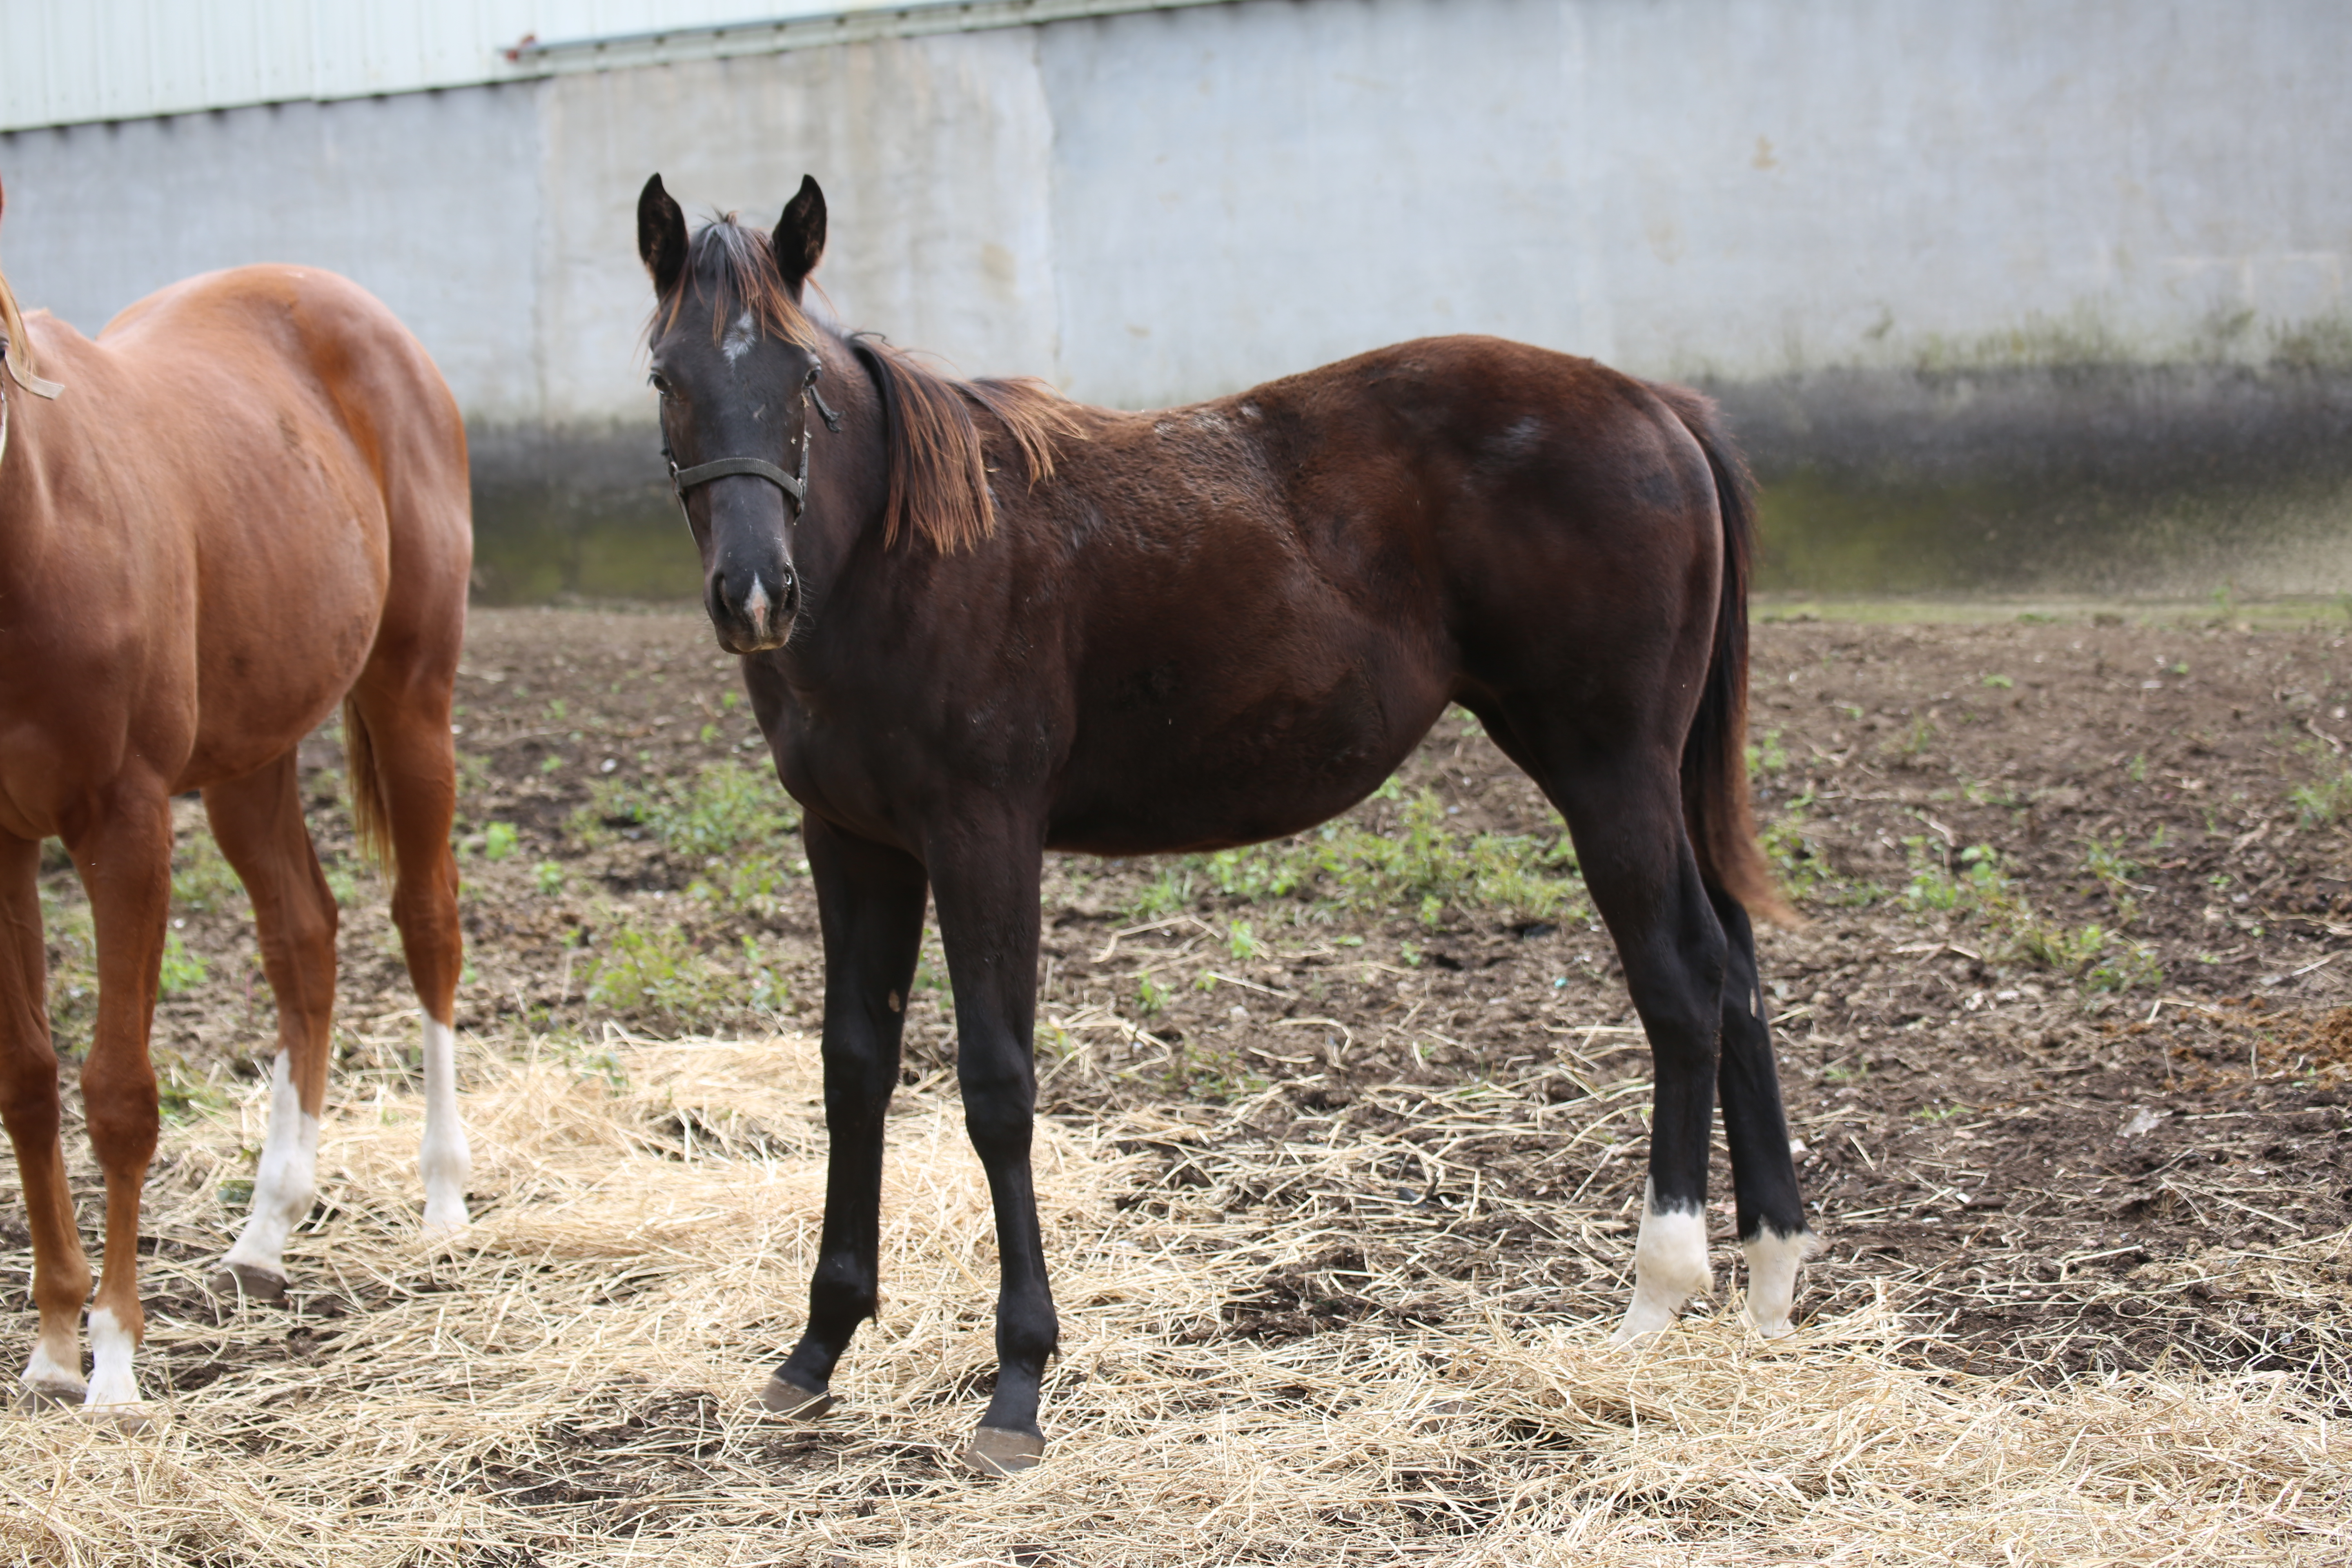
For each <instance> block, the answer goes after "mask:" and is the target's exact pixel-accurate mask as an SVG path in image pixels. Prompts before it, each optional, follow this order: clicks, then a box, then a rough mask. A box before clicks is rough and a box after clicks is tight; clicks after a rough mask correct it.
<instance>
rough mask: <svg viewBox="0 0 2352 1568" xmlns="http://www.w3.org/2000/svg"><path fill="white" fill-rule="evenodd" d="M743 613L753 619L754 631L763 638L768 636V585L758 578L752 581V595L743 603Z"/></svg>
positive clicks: (755, 577)
mask: <svg viewBox="0 0 2352 1568" xmlns="http://www.w3.org/2000/svg"><path fill="white" fill-rule="evenodd" d="M743 613H744V614H745V615H747V616H751V629H752V630H753V631H755V632H757V633H759V634H760V635H761V637H766V636H767V635H768V585H767V584H765V583H762V582H761V581H760V579H759V578H758V577H757V576H754V577H753V578H752V579H751V595H750V596H749V597H748V598H746V599H745V600H744V601H743Z"/></svg>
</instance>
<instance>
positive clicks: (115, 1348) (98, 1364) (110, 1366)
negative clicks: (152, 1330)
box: [82, 1307, 139, 1407]
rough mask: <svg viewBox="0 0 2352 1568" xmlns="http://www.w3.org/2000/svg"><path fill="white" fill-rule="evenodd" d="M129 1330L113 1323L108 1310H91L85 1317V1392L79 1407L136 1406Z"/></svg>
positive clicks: (135, 1379)
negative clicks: (86, 1382)
mask: <svg viewBox="0 0 2352 1568" xmlns="http://www.w3.org/2000/svg"><path fill="white" fill-rule="evenodd" d="M135 1348H136V1347H135V1346H134V1345H133V1344H132V1343H131V1331H130V1330H128V1329H126V1328H124V1327H123V1326H122V1325H121V1324H120V1323H118V1322H116V1321H114V1309H112V1308H111V1307H97V1308H93V1309H92V1310H91V1311H90V1314H89V1363H90V1364H89V1394H86V1395H84V1396H83V1399H82V1404H83V1405H86V1406H91V1407H95V1406H97V1405H136V1404H138V1403H139V1380H138V1378H137V1377H136V1376H134V1375H132V1373H131V1351H132V1350H134V1349H135Z"/></svg>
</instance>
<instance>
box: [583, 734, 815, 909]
mask: <svg viewBox="0 0 2352 1568" xmlns="http://www.w3.org/2000/svg"><path fill="white" fill-rule="evenodd" d="M800 825H801V817H800V813H799V812H798V811H797V810H795V809H794V808H793V803H792V798H791V797H790V796H789V795H785V794H784V792H783V791H782V788H780V787H779V786H778V785H777V784H776V780H775V776H774V774H772V773H770V772H769V771H768V770H767V769H765V768H754V767H747V766H745V765H744V764H743V763H738V762H722V763H705V764H704V765H703V766H702V767H701V768H699V769H698V770H697V771H696V772H695V773H692V774H690V775H688V776H685V777H669V778H657V779H654V780H652V781H650V782H648V783H645V784H634V783H624V782H620V781H617V780H616V781H613V782H610V783H603V784H596V785H595V786H594V787H593V789H592V790H591V791H590V793H589V803H588V805H586V806H584V807H583V808H582V809H581V810H580V811H579V812H577V813H575V814H573V817H572V832H573V834H574V836H575V837H579V838H581V839H583V841H585V842H588V843H590V844H596V843H602V842H609V840H610V838H611V836H612V834H613V832H614V830H615V829H618V830H621V831H625V832H626V831H632V830H634V831H635V832H636V833H638V834H640V835H642V836H643V837H648V838H650V839H652V840H653V841H654V842H655V843H656V844H658V845H660V846H661V847H662V849H663V850H664V851H665V852H666V853H667V854H669V855H671V856H673V857H675V858H677V859H679V860H682V861H684V862H686V863H687V864H688V865H691V866H694V867H696V868H698V870H699V871H700V872H701V873H702V875H701V877H700V878H699V879H698V880H697V881H696V882H695V883H694V885H693V886H692V887H691V888H689V889H688V892H689V893H691V894H693V895H695V896H698V897H701V898H705V899H708V900H711V901H712V902H714V903H718V904H721V905H725V906H727V907H730V908H742V907H745V906H747V905H754V904H761V903H764V902H768V901H770V900H772V899H773V898H774V896H775V893H776V890H777V889H779V888H781V887H782V885H783V883H784V879H785V878H786V877H787V876H789V875H790V874H791V869H792V868H793V867H794V866H795V865H797V864H798V863H799V858H800V847H799V845H798V843H797V842H796V841H795V837H794V836H795V835H796V834H798V832H799V831H800Z"/></svg>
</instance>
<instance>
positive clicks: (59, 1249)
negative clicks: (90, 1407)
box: [0, 833, 89, 1402]
mask: <svg viewBox="0 0 2352 1568" xmlns="http://www.w3.org/2000/svg"><path fill="white" fill-rule="evenodd" d="M40 858H41V847H40V845H39V844H38V843H37V841H36V840H33V839H30V838H18V837H15V836H13V835H11V834H5V833H0V1121H5V1122H6V1123H7V1128H8V1141H9V1142H10V1143H12V1144H14V1145H15V1146H16V1173H17V1176H18V1178H19V1180H21V1181H22V1183H23V1184H24V1188H25V1213H26V1219H27V1220H28V1221H29V1222H30V1224H31V1226H32V1231H33V1301H34V1304H35V1305H36V1306H37V1307H38V1308H39V1309H40V1314H41V1326H40V1331H39V1332H38V1334H37V1336H36V1337H35V1339H34V1341H33V1353H32V1356H31V1358H30V1359H29V1360H28V1361H26V1363H25V1371H24V1375H23V1382H24V1385H25V1391H26V1394H29V1395H31V1396H32V1397H33V1398H35V1399H40V1400H59V1401H64V1400H73V1401H77V1402H79V1400H80V1398H81V1397H82V1395H83V1394H85V1393H87V1392H88V1388H89V1385H88V1384H86V1383H84V1382H83V1380H82V1375H81V1304H82V1302H83V1301H84V1300H88V1299H89V1259H88V1258H86V1257H84V1255H83V1253H82V1249H81V1228H80V1226H79V1224H78V1223H77V1222H76V1220H75V1218H74V1205H73V1194H72V1193H71V1192H70V1191H68V1188H67V1186H66V1156H65V1146H64V1144H63V1142H61V1141H60V1140H59V1138H58V1122H59V1121H60V1114H59V1106H58V1054H57V1052H56V1050H55V1049H54V1048H53V1047H51V1046H50V1044H49V1024H48V1011H47V973H46V969H47V962H46V955H45V953H44V952H43V950H42V942H41V903H40V898H39V894H38V889H37V881H36V879H37V874H38V868H39V865H40Z"/></svg>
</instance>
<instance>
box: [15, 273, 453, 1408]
mask: <svg viewBox="0 0 2352 1568" xmlns="http://www.w3.org/2000/svg"><path fill="white" fill-rule="evenodd" d="M0 314H5V331H6V334H7V350H6V370H5V373H0V396H5V405H0V414H5V417H6V419H7V427H6V435H5V446H0V1117H5V1121H6V1125H7V1129H8V1138H9V1141H10V1142H12V1143H13V1144H14V1145H15V1146H16V1163H17V1168H18V1170H19V1171H20V1172H21V1173H22V1175H23V1180H24V1190H25V1207H26V1213H27V1218H28V1221H29V1224H30V1226H31V1228H32V1233H33V1259H34V1262H33V1299H34V1300H35V1302H36V1303H37V1306H38V1307H39V1310H40V1330H39V1333H38V1336H37V1339H36V1340H35V1341H34V1344H33V1352H32V1357H31V1360H30V1362H29V1363H27V1365H26V1368H25V1371H24V1384H25V1385H26V1391H27V1393H28V1394H30V1395H32V1396H35V1397H47V1398H55V1399H75V1400H80V1401H82V1402H83V1403H84V1404H85V1405H86V1406H87V1407H89V1408H90V1409H92V1410H95V1411H100V1412H105V1413H109V1414H111V1415H113V1416H115V1418H117V1419H119V1420H121V1421H123V1422H125V1423H126V1424H136V1422H137V1421H138V1420H139V1419H140V1418H141V1417H140V1415H139V1409H140V1405H139V1399H140V1394H139V1385H138V1381H137V1378H136V1376H135V1375H134V1373H133V1371H132V1366H131V1361H132V1352H133V1350H134V1349H135V1347H136V1346H137V1345H138V1343H139V1342H140V1339H141V1336H142V1331H143V1329H144V1319H143V1316H142V1312H141V1310H140V1305H139V1289H138V1266H139V1250H138V1240H139V1194H140V1187H141V1185H142V1183H143V1182H144V1181H145V1179H146V1171H147V1164H148V1161H149V1159H150V1158H151V1156H152V1154H153V1152H154V1149H155V1135H156V1110H157V1104H156V1093H155V1074H154V1069H153V1068H152V1066H151V1065H150V1064H149V1061H148V1057H147V1034H148V1028H149V1026H150V1023H151V1020H152V1016H153V1012H154V1005H155V993H156V981H157V971H158V964H159V963H160V962H161V960H162V957H163V942H164V924H165V917H166V915H167V913H168V912H169V909H170V904H171V896H172V796H173V795H176V794H178V793H180V792H182V791H184V790H191V789H201V790H202V791H203V792H204V801H205V813H206V815H207V816H209V818H210V819H211V822H212V826H213V832H214V834H215V837H217V838H218V840H219V842H220V847H221V852H222V853H223V854H224V855H226V857H227V858H228V861H229V864H230V865H231V866H232V867H233V868H235V869H236V874H237V876H238V877H239V878H240V879H242V880H243V881H244V883H245V887H246V890H247V893H248V894H250V895H251V897H252V900H253V910H254V919H255V921H256V924H257V927H258V931H259V936H260V943H261V955H262V967H263V969H264V970H265V972H266V973H268V979H269V986H270V990H271V992H272V993H273V994H275V996H276V998H277V1002H278V1057H277V1063H276V1068H275V1072H274V1077H273V1080H272V1087H271V1099H270V1108H269V1125H268V1132H267V1134H266V1137H265V1142H264V1147H263V1150H262V1154H261V1162H260V1168H259V1170H258V1172H257V1175H256V1179H255V1182H254V1189H253V1211H252V1214H251V1215H250V1217H249V1218H248V1219H247V1222H246V1224H245V1227H244V1230H243V1232H242V1234H240V1235H239V1237H237V1240H236V1245H235V1246H234V1247H232V1248H231V1249H230V1250H229V1253H228V1256H227V1257H226V1258H225V1259H224V1260H223V1266H222V1268H221V1271H220V1273H219V1274H218V1275H217V1276H216V1277H215V1289H225V1290H226V1291H228V1292H229V1293H231V1294H232V1295H234V1294H236V1292H238V1291H240V1290H242V1291H246V1292H248V1293H254V1294H258V1295H263V1296H271V1295H275V1294H277V1293H278V1292H280V1291H282V1289H284V1286H285V1280H286V1275H285V1269H284V1267H283V1264H282V1263H281V1261H280V1258H281V1249H282V1248H283V1247H284V1246H285V1243H286V1239H287V1237H288V1234H289V1232H290V1231H291V1230H292V1229H293V1228H294V1227H295V1226H298V1225H299V1224H300V1223H301V1222H302V1221H303V1220H304V1219H305V1218H306V1217H308V1215H310V1204H311V1192H312V1179H313V1173H314V1169H315V1165H316V1158H317V1152H318V1141H319V1116H320V1110H321V1108H322V1106H323V1104H324V1101H325V1097H326V1089H327V1066H328V1044H329V1036H328V1024H329V1018H330V1014H331V1009H332V1006H333V1003H334V989H335V926H336V913H335V902H334V900H333V898H332V897H331V895H330V894H329V893H328V890H327V883H326V879H325V878H324V877H322V876H321V875H320V870H319V861H318V857H317V855H316V853H315V852H314V851H313V849H312V847H311V843H310V832H309V830H308V829H307V828H306V827H305V826H304V825H303V820H302V801H301V795H300V791H299V784H298V781H297V778H296V773H295V747H296V744H297V743H298V742H299V741H300V740H301V739H302V737H303V736H304V735H306V734H308V733H309V732H310V731H311V730H312V729H313V728H315V727H316V726H317V725H318V724H319V723H320V721H323V720H325V719H326V718H327V717H328V715H330V714H331V713H332V712H333V711H334V710H335V705H336V703H337V702H338V701H340V702H341V704H342V710H343V739H344V744H345V747H346V750H347V752H348V755H349V759H350V763H351V784H352V789H351V793H352V805H353V808H354V813H353V814H354V816H355V817H356V818H357V822H358V826H359V829H360V833H361V837H362V842H363V843H366V844H368V845H369V846H370V847H372V848H373V849H375V851H376V852H377V854H378V856H379V857H380V858H388V859H389V860H390V862H391V865H392V867H393V868H394V878H395V880H394V889H393V918H394V921H396V922H397V924H398V925H399V928H400V934H401V939H402V942H403V943H404V946H405V949H406V952H407V957H408V969H409V974H410V976H411V978H412V979H413V980H414V982H415V986H416V992H417V995H418V997H419V998H420V999H421V1000H422V1001H423V1003H424V1007H425V1018H424V1036H425V1097H426V1107H427V1121H426V1124H425V1141H424V1155H423V1165H424V1174H425V1194H426V1196H425V1227H426V1228H427V1229H428V1230H432V1231H447V1230H454V1229H455V1228H457V1227H458V1226H462V1225H464V1224H465V1222H466V1200H465V1181H466V1174H467V1151H466V1140H465V1133H464V1131H462V1130H461V1129H460V1128H459V1126H458V1124H457V1100H456V1086H455V1083H454V1080H453V1072H454V1066H453V1062H452V1059H451V1058H452V1051H453V1048H454V1044H455V1037H454V1036H453V1035H452V1034H451V1031H450V1020H451V1004H452V1002H453V1000H454V997H455V994H456V991H457V974H458V967H459V936H458V929H457V863H456V861H455V859H454V858H452V856H451V854H450V849H449V826H450V819H451V816H452V814H453V812H454V810H455V805H456V785H455V766H454V760H455V759H454V754H453V751H452V743H451V740H450V732H449V704H450V689H451V687H452V685H453V683H454V681H455V679H456V673H457V656H458V650H459V645H460V643H461V641H462V639H463V637H464V633H465V624H466V587H467V574H468V572H469V570H470V565H471V561H472V555H473V538H472V526H471V521H470V518H471V510H470V503H469V500H468V496H467V468H466V437H465V427H464V426H463V424H462V423H461V422H460V420H459V417H458V414H457V405H456V403H455V401H454V400H453V399H452V398H451V397H450V395H449V390H448V388H447V387H446V385H445V384H443V383H442V380H441V377H440V374H439V373H438V372H436V370H435V369H434V367H433V362H432V361H431V360H430V359H429V358H427V357H426V355H425V350H424V349H423V348H422V347H421V346H420V345H419V344H418V343H417V342H416V340H415V338H413V337H411V336H410V335H409V334H408V332H407V331H406V330H405V329H404V328H403V327H402V326H401V325H400V323H399V322H398V321H394V319H393V317H392V314H391V312H389V311H388V310H385V309H384V308H383V305H381V304H379V303H378V302H377V301H376V300H373V299H372V298H371V297H370V296H368V295H367V294H366V293H364V292H362V290H361V289H359V288H358V287H357V286H356V285H354V284H352V283H349V282H347V281H345V280H344V279H341V278H337V277H334V276H332V275H331V274H329V273H324V272H320V271H317V270H315V269H311V268H293V267H247V268H237V269H236V270H235V271H229V272H215V273H208V274H206V275H205V276H203V277H199V278H193V279H188V280H187V281H185V282H183V283H179V284H175V285H173V287H171V288H169V289H164V290H163V291H162V292H161V293H158V294H153V295H151V296H149V297H148V298H147V299H145V300H141V301H140V302H139V303H137V304H135V305H132V306H131V308H130V309H128V310H124V311H123V312H122V313H121V315H120V316H117V317H116V318H115V319H114V321H112V322H111V323H110V325H109V326H108V327H107V329H106V331H104V332H103V333H102V334H101V335H100V337H99V339H98V341H97V342H91V341H89V339H87V338H84V337H83V336H81V334H79V332H76V331H74V330H73V329H72V328H70V327H68V326H67V325H65V324H64V323H63V322H60V321H55V320H53V319H51V318H49V317H47V316H46V315H41V314H36V315H34V316H33V317H31V318H30V320H29V321H27V320H26V319H25V318H23V317H22V316H20V315H19V314H18V312H17V310H16V305H15V301H14V300H13V299H12V298H9V297H8V296H7V294H6V290H5V284H0ZM44 378H55V381H56V382H57V383H60V384H62V390H61V391H60V390H58V387H57V386H55V385H52V384H49V383H48V382H47V380H45V379H44ZM26 392H32V393H37V394H41V395H39V396H31V397H28V396H26V395H23V394H25V393H26ZM51 394H54V395H51ZM50 836H55V837H59V838H62V839H63V840H64V841H65V846H66V848H67V850H68V853H70V854H71V856H72V858H73V861H74V865H75V868H77V869H78V870H79V873H80V876H81V881H82V885H83V887H84V888H85V889H88V891H89V902H90V911H91V915H92V917H93V921H94V923H95V926H96V932H97V942H98V1021H97V1026H96V1030H95V1034H94V1036H93V1037H92V1039H91V1042H90V1047H89V1058H88V1060H87V1061H86V1062H85V1063H84V1065H83V1068H82V1078H81V1081H82V1100H83V1106H84V1110H85V1111H86V1113H87V1116H88V1120H89V1137H90V1142H91V1144H92V1146H93V1147H94V1149H95V1150H96V1152H97V1154H98V1159H99V1163H100V1166H101V1167H102V1168H103V1170H104V1172H105V1176H106V1250H105V1258H104V1263H105V1273H104V1276H103V1278H102V1279H101V1280H100V1284H99V1288H98V1295H97V1297H96V1299H95V1300H94V1301H93V1302H92V1303H91V1307H90V1313H89V1338H90V1348H91V1352H92V1353H91V1363H92V1364H91V1370H90V1373H89V1377H88V1379H87V1380H85V1379H84V1377H83V1375H82V1371H81V1347H80V1339H79V1328H80V1316H81V1310H82V1303H83V1300H84V1299H85V1298H86V1297H88V1296H89V1284H90V1276H89V1263H88V1262H87V1261H86V1259H85V1258H84V1256H83V1252H82V1244H81V1237H80V1232H79V1226H78V1224H77V1220H76V1216H75V1213H74V1204H73V1198H72V1196H71V1194H70V1193H69V1192H68V1189H67V1183H66V1169H65V1154H64V1150H63V1147H62V1145H61V1143H60V1141H59V1134H58V1124H59V1105H58V1059H57V1056H56V1053H55V1051H54V1050H53V1049H52V1047H51V1045H50V1041H49V1031H48V1022H47V1010H46V1007H45V982H44V979H43V944H42V934H41V912H40V903H39V901H38V899H37V891H36V887H35V877H36V873H37V869H38V867H39V862H40V846H41V840H42V839H43V838H44V837H50Z"/></svg>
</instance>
